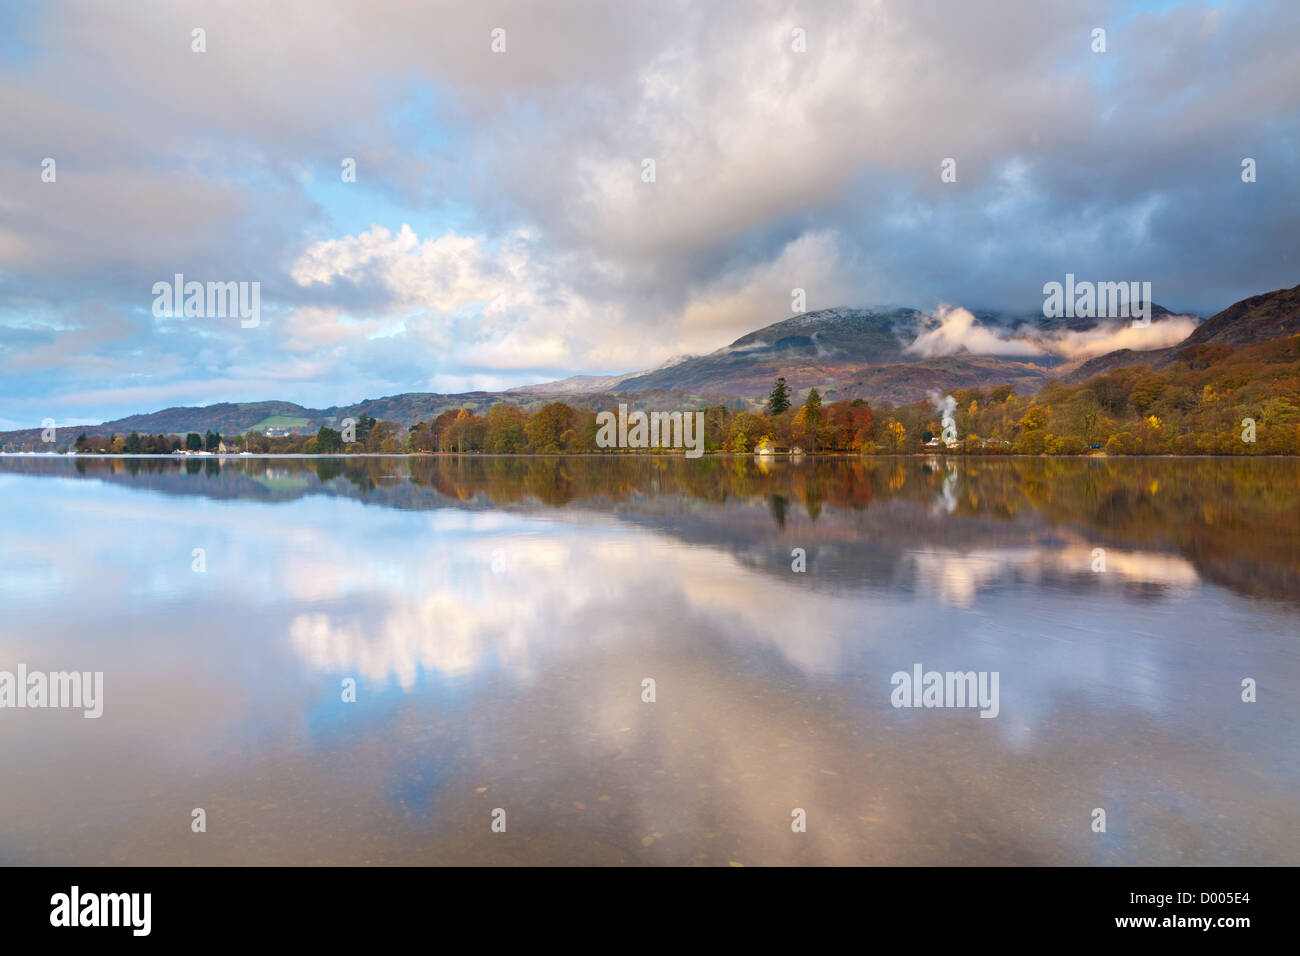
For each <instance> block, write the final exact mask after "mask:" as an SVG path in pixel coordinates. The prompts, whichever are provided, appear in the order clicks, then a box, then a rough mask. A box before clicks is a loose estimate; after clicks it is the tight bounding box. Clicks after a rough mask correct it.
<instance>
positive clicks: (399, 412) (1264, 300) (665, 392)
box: [0, 286, 1300, 448]
mask: <svg viewBox="0 0 1300 956" xmlns="http://www.w3.org/2000/svg"><path fill="white" fill-rule="evenodd" d="M1151 315H1152V321H1153V322H1161V321H1168V320H1170V319H1172V318H1175V316H1173V314H1172V313H1170V312H1169V311H1168V310H1166V309H1164V308H1162V307H1160V306H1159V305H1156V304H1152V307H1151ZM964 321H965V323H966V324H965V326H964V327H963V329H959V330H958V332H963V331H964V332H966V333H975V339H978V341H979V342H982V343H984V344H985V346H986V349H987V343H988V341H989V334H990V333H992V335H993V336H994V337H995V338H996V339H998V340H1001V341H1005V342H1007V354H1004V355H989V354H973V353H971V352H969V351H967V350H966V349H964V348H962V347H960V345H957V346H956V347H954V346H952V345H951V343H950V344H947V345H945V347H944V351H946V352H952V353H953V354H941V355H931V356H926V355H923V354H920V350H909V346H910V345H912V344H913V343H915V342H916V341H917V337H918V335H920V334H922V333H923V332H924V333H930V334H932V333H933V332H934V330H935V327H936V324H937V323H938V322H939V320H938V319H936V318H935V317H932V316H927V315H926V314H925V313H923V312H921V311H920V310H918V309H913V308H907V307H897V306H891V307H882V308H833V309H821V310H819V311H816V312H809V313H806V314H802V315H796V316H791V317H789V318H785V319H782V320H780V321H778V322H774V323H772V324H770V325H767V326H764V327H763V328H760V329H757V330H755V331H753V332H749V333H747V334H746V335H742V336H741V337H740V338H738V339H736V340H735V341H733V342H732V343H731V344H729V345H727V346H725V347H723V348H720V349H718V350H716V351H714V352H711V353H709V354H707V355H696V356H678V357H676V358H673V359H670V360H669V361H667V362H665V363H663V364H662V365H660V366H658V367H657V368H654V369H650V370H647V371H643V372H631V373H627V374H626V375H575V376H572V377H570V378H566V379H561V380H559V381H555V382H544V383H540V384H537V385H527V386H522V387H520V388H514V389H510V390H508V391H504V392H467V393H461V394H440V393H436V392H404V393H402V394H399V395H389V396H385V397H383V398H376V399H367V400H365V401H361V402H357V403H355V404H352V405H336V406H331V407H329V408H307V407H304V406H302V405H297V404H295V403H293V402H281V401H265V402H241V403H230V402H223V403H220V404H217V405H208V406H203V407H176V408H167V409H163V410H162V411H158V412H151V413H148V414H141V415H131V416H128V417H126V418H121V419H116V420H114V421H110V422H104V423H103V424H101V425H96V426H79V427H75V428H73V427H66V428H62V429H61V430H60V437H62V434H63V433H65V432H72V433H74V434H75V433H77V432H81V431H85V432H87V433H88V434H105V433H110V432H111V433H114V434H118V435H126V434H128V433H130V432H132V431H136V432H140V433H141V434H159V433H163V434H185V433H186V432H190V431H195V432H199V433H203V432H205V431H208V430H209V429H211V430H213V431H219V432H221V433H222V434H232V433H239V432H244V431H247V430H250V429H257V430H265V429H268V428H285V429H290V430H292V431H296V432H315V431H316V430H317V429H319V428H320V427H321V426H322V425H328V426H330V427H334V428H337V427H339V423H340V422H341V421H342V420H343V419H344V418H354V419H355V418H360V417H361V416H362V415H368V416H370V417H373V418H376V419H387V420H389V421H394V422H398V423H400V424H402V425H413V424H415V423H417V422H421V421H428V420H430V419H432V418H434V417H436V416H437V415H439V414H441V413H442V412H444V411H447V410H450V409H456V408H471V409H474V410H475V411H479V412H482V411H484V410H486V409H487V408H488V407H490V406H491V405H493V404H495V403H497V402H507V403H510V404H513V405H518V406H520V407H522V408H524V409H526V410H530V411H531V410H535V409H537V408H539V407H541V405H543V404H545V403H547V402H551V401H564V402H567V403H569V404H570V405H574V406H575V407H579V408H585V409H597V408H608V407H610V406H611V405H613V404H617V403H618V402H628V403H629V404H632V405H634V406H637V407H642V408H648V407H652V408H670V407H677V408H691V407H694V408H698V407H701V406H702V405H704V404H717V403H719V402H734V401H738V400H747V401H750V402H757V401H759V400H761V399H762V398H763V397H764V396H766V395H767V393H768V392H769V391H770V390H771V388H772V383H773V382H774V381H775V380H776V378H777V377H779V376H784V377H785V379H786V381H787V383H788V384H789V385H790V386H791V387H792V388H794V389H795V391H796V392H799V391H802V390H804V389H807V388H810V387H813V386H816V387H817V388H818V389H819V390H820V391H822V393H823V395H824V396H825V397H826V399H827V400H829V401H835V400H839V399H845V398H848V399H852V398H863V399H866V400H867V401H869V402H873V403H880V402H889V403H891V404H895V405H899V404H905V403H908V402H913V401H917V400H919V399H922V398H925V397H926V395H927V394H928V393H929V392H930V391H932V390H938V391H954V390H957V389H963V388H972V387H982V386H989V385H1003V384H1012V385H1015V386H1016V388H1017V390H1019V391H1022V392H1031V391H1034V390H1036V389H1037V388H1039V387H1040V386H1041V385H1042V384H1043V383H1044V382H1046V381H1047V380H1048V379H1050V378H1054V377H1061V378H1064V379H1065V380H1066V381H1071V382H1074V381H1081V380H1084V379H1087V378H1090V377H1091V376H1093V375H1098V374H1101V373H1103V372H1107V371H1111V370H1113V369H1117V368H1123V367H1125V366H1131V365H1151V366H1154V367H1157V368H1162V367H1165V366H1167V365H1169V364H1171V363H1173V362H1174V361H1177V360H1178V358H1179V356H1180V354H1181V352H1182V351H1183V350H1184V349H1186V348H1187V347H1189V346H1194V345H1202V346H1204V345H1212V346H1224V347H1228V348H1232V347H1234V346H1239V345H1247V344H1250V343H1256V342H1261V341H1265V340H1268V339H1272V338H1277V337H1282V336H1289V335H1297V334H1300V286H1296V287H1295V288H1292V289H1278V290H1276V291H1274V292H1269V293H1265V294H1263V295H1257V296H1252V297H1251V298H1248V299H1244V300H1242V301H1241V302H1237V303H1235V304H1233V305H1231V306H1229V307H1228V308H1226V309H1224V310H1223V311H1222V312H1219V313H1218V314H1217V315H1215V316H1213V317H1212V318H1211V319H1209V320H1208V321H1206V322H1204V323H1202V324H1200V325H1199V326H1198V327H1196V328H1195V329H1194V330H1193V331H1192V332H1191V334H1190V335H1188V336H1187V337H1186V339H1185V340H1183V341H1182V342H1180V343H1179V344H1177V345H1174V346H1173V347H1170V348H1161V349H1152V350H1148V351H1131V350H1127V349H1122V350H1118V351H1113V352H1108V353H1106V354H1103V355H1100V356H1097V357H1095V358H1091V359H1089V360H1087V361H1082V362H1079V359H1077V358H1076V359H1074V360H1073V361H1070V362H1067V361H1066V360H1065V358H1064V355H1063V352H1064V350H1062V349H1058V348H1057V347H1056V346H1057V345H1059V344H1060V343H1061V342H1062V341H1063V339H1064V337H1065V336H1068V335H1072V334H1076V333H1085V334H1086V333H1088V332H1090V331H1093V330H1095V329H1097V328H1098V327H1099V326H1100V325H1101V324H1102V322H1099V321H1098V320H1095V319H1070V320H1053V319H1046V318H1044V317H1043V316H1042V315H1033V316H1019V317H1015V316H1005V315H1000V314H998V313H994V312H972V313H971V315H970V316H966V317H965V319H964ZM1102 321H1103V322H1104V321H1105V320H1102ZM972 323H973V324H972ZM1121 324H1122V323H1121ZM1102 332H1105V329H1102ZM956 341H957V342H958V343H960V342H965V341H972V339H967V338H962V337H961V336H960V335H959V336H958V338H957V339H956ZM1016 353H1022V354H1019V355H1017V354H1016ZM1076 362H1079V364H1077V365H1076V364H1075V363H1076ZM39 438H40V429H37V428H31V429H22V430H18V431H11V432H5V433H0V446H3V447H10V448H15V447H33V446H34V444H36V446H37V447H39V445H38V444H37V443H39Z"/></svg>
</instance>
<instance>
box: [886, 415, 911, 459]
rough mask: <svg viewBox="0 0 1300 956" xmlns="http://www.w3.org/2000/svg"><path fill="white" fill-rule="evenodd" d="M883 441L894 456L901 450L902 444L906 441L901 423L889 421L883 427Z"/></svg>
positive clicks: (905, 430)
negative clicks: (887, 444)
mask: <svg viewBox="0 0 1300 956" xmlns="http://www.w3.org/2000/svg"><path fill="white" fill-rule="evenodd" d="M885 441H886V442H888V443H889V450H890V451H892V452H894V453H895V454H897V453H898V452H900V451H902V450H903V443H904V442H906V441H907V429H906V428H905V427H903V423H902V422H900V421H897V420H895V419H890V421H889V423H888V424H887V425H885Z"/></svg>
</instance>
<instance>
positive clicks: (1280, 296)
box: [1182, 285, 1300, 345]
mask: <svg viewBox="0 0 1300 956" xmlns="http://www.w3.org/2000/svg"><path fill="white" fill-rule="evenodd" d="M1285 335H1300V285H1298V286H1296V287H1295V288H1292V289H1277V290H1275V291H1273V292H1265V293H1263V294H1262V295H1253V296H1251V297H1250V298H1249V299H1242V300H1241V301H1240V302H1236V303H1234V304H1232V305H1230V306H1228V307H1227V308H1226V309H1224V310H1223V311H1222V312H1220V313H1218V314H1217V315H1213V316H1211V317H1210V318H1209V319H1207V320H1206V321H1205V322H1203V323H1202V324H1201V325H1199V326H1198V327H1197V328H1196V330H1195V331H1194V332H1193V333H1192V334H1191V335H1189V336H1188V337H1187V339H1186V341H1184V342H1183V343H1182V344H1183V345H1250V344H1252V343H1254V342H1264V341H1267V340H1268V339H1277V338H1281V337H1283V336H1285Z"/></svg>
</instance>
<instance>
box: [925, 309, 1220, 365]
mask: <svg viewBox="0 0 1300 956" xmlns="http://www.w3.org/2000/svg"><path fill="white" fill-rule="evenodd" d="M923 323H924V325H923V329H922V331H921V332H920V334H918V335H917V337H916V338H915V339H914V340H913V341H912V342H911V343H910V344H908V345H907V346H906V347H905V348H904V349H903V351H904V352H908V353H911V354H913V355H920V356H923V357H925V358H935V357H938V356H942V355H957V354H959V353H962V352H966V353H969V354H971V355H996V356H1013V357H1024V358H1033V357H1039V356H1044V355H1059V356H1063V357H1065V358H1067V359H1087V358H1092V357H1094V356H1097V355H1105V354H1106V353H1107V352H1113V351H1115V350H1116V349H1133V350H1134V351H1142V350H1146V349H1160V348H1167V347H1168V346H1171V345H1177V344H1178V343H1179V342H1181V341H1182V340H1183V339H1185V338H1187V336H1188V335H1190V334H1191V332H1192V330H1193V329H1195V328H1196V326H1197V325H1199V324H1200V320H1199V319H1198V318H1197V317H1196V316H1193V315H1172V316H1166V317H1164V318H1163V319H1160V320H1158V321H1153V322H1152V323H1151V324H1150V325H1148V326H1135V325H1133V323H1132V321H1131V320H1128V319H1124V320H1121V321H1106V320H1103V321H1101V322H1100V323H1099V324H1097V325H1096V326H1095V327H1093V328H1091V329H1088V330H1086V331H1079V330H1073V329H1064V328H1062V329H1039V328H1036V327H1034V326H1031V325H1021V326H1020V327H1019V328H1016V329H1001V328H995V327H990V326H987V325H981V324H980V323H979V320H978V319H976V318H975V316H974V315H973V314H972V313H971V312H970V311H969V310H968V309H963V308H956V307H952V306H941V307H940V308H939V309H938V310H936V311H935V312H934V314H933V315H931V316H928V317H927V318H926V319H925V320H923Z"/></svg>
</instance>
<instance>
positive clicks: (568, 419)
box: [524, 402, 574, 454]
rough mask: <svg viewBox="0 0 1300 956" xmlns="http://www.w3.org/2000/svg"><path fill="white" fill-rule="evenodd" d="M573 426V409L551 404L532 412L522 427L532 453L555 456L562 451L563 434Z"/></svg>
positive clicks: (563, 405) (561, 404) (558, 403)
mask: <svg viewBox="0 0 1300 956" xmlns="http://www.w3.org/2000/svg"><path fill="white" fill-rule="evenodd" d="M573 425H574V414H573V409H572V408H570V407H569V406H568V405H565V404H564V403H563V402H551V403H550V404H549V405H543V406H542V407H541V408H539V409H538V410H537V411H535V412H533V414H532V416H531V417H530V418H529V419H528V423H527V424H526V425H524V434H525V435H527V436H528V444H529V445H531V446H532V449H533V451H535V452H538V453H540V454H555V453H557V452H560V451H562V450H563V449H564V433H565V432H566V431H568V430H569V429H571V428H572V427H573Z"/></svg>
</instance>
